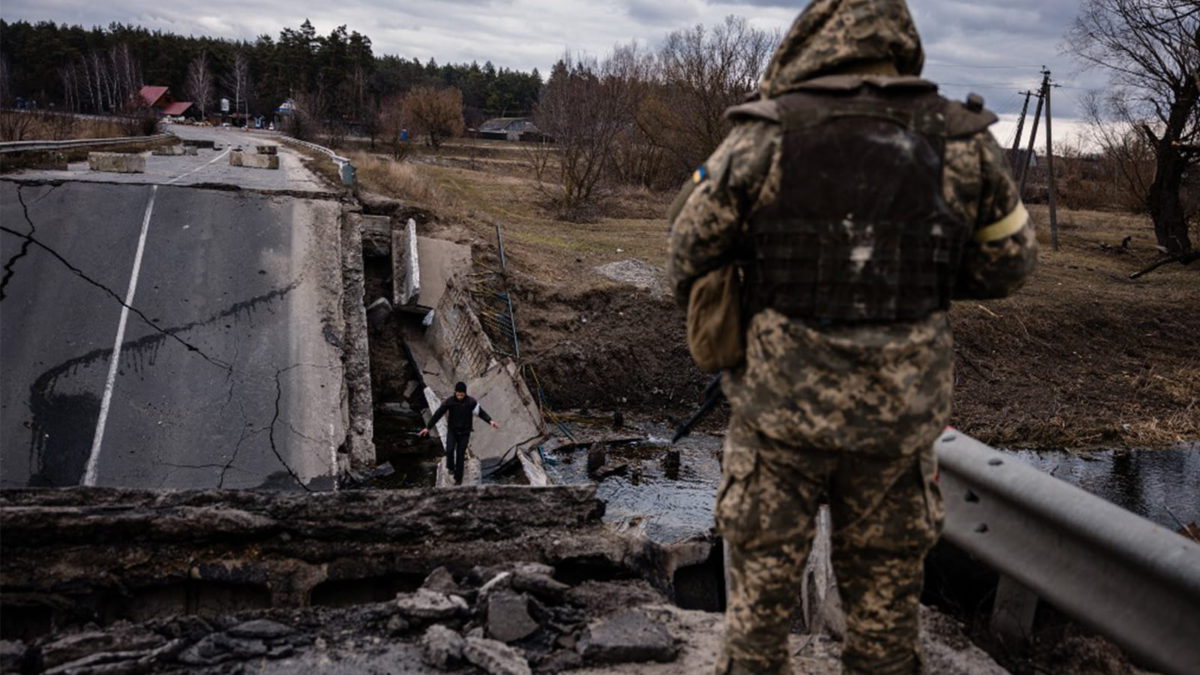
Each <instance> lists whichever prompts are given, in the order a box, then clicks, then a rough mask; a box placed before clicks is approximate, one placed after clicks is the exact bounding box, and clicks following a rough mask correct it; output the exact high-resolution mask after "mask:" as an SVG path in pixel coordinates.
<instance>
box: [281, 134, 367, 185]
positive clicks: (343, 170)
mask: <svg viewBox="0 0 1200 675" xmlns="http://www.w3.org/2000/svg"><path fill="white" fill-rule="evenodd" d="M288 140H289V141H291V142H293V143H296V144H298V145H303V146H304V147H306V148H308V149H309V150H314V151H316V152H320V153H322V154H326V155H329V157H330V159H332V160H333V161H334V163H335V164H337V165H338V175H340V176H341V177H342V185H345V186H346V187H354V165H353V164H351V163H350V160H349V159H347V158H345V157H342V156H341V155H339V154H337V153H336V152H334V151H333V150H330V149H329V148H327V147H325V146H323V145H317V144H316V143H309V142H308V141H302V140H300V139H298V138H288Z"/></svg>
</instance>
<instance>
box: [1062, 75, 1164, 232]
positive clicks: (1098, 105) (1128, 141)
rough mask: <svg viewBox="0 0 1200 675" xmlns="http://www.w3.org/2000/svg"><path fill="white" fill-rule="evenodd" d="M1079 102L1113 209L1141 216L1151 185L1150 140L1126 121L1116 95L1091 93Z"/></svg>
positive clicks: (1128, 116)
mask: <svg viewBox="0 0 1200 675" xmlns="http://www.w3.org/2000/svg"><path fill="white" fill-rule="evenodd" d="M1080 103H1081V104H1082V106H1083V116H1084V119H1085V120H1087V122H1088V124H1089V125H1090V126H1091V129H1092V134H1091V135H1092V138H1093V139H1094V140H1095V142H1096V144H1097V145H1098V146H1099V147H1100V160H1101V163H1102V167H1103V171H1104V173H1105V176H1104V180H1105V182H1106V183H1107V184H1108V185H1109V186H1111V188H1113V189H1112V194H1111V195H1110V197H1111V198H1112V200H1113V201H1114V202H1115V205H1116V206H1119V207H1121V208H1125V209H1128V210H1131V211H1139V212H1143V213H1145V212H1146V211H1147V204H1148V203H1149V194H1150V185H1151V183H1153V182H1154V164H1155V162H1154V147H1153V146H1152V145H1151V144H1150V140H1149V139H1148V138H1146V135H1145V133H1143V132H1142V130H1141V129H1140V128H1138V126H1137V124H1135V123H1133V122H1131V121H1130V120H1131V119H1132V118H1133V115H1132V114H1131V113H1130V112H1129V110H1128V106H1127V105H1126V102H1125V99H1124V98H1123V97H1122V96H1121V95H1120V93H1117V94H1116V95H1109V96H1108V97H1107V98H1104V97H1101V96H1100V95H1099V94H1098V92H1094V91H1091V92H1087V93H1086V94H1084V96H1083V98H1082V99H1081V100H1080ZM1110 113H1111V114H1110ZM1114 118H1115V119H1114Z"/></svg>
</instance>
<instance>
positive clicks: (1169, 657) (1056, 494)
mask: <svg viewBox="0 0 1200 675" xmlns="http://www.w3.org/2000/svg"><path fill="white" fill-rule="evenodd" d="M936 450H937V456H938V462H939V469H940V474H941V475H940V479H939V482H940V486H941V490H942V495H943V496H944V498H945V501H946V526H945V536H946V538H947V539H949V540H950V541H951V542H953V543H954V544H956V545H958V546H959V547H961V548H963V549H964V550H966V551H968V552H969V553H971V554H972V555H974V556H975V557H977V558H979V559H981V560H983V561H984V562H985V563H987V564H988V565H990V566H991V567H993V568H994V569H996V570H997V571H999V572H1001V573H1002V574H1003V575H1004V576H1006V577H1008V578H1009V580H1010V581H1008V582H1007V583H1008V584H1009V585H1010V586H1011V585H1012V582H1013V581H1015V582H1016V583H1017V584H1019V585H1020V586H1024V587H1025V588H1027V589H1029V590H1030V591H1032V592H1033V593H1036V594H1037V596H1038V597H1040V598H1042V599H1044V600H1046V601H1047V602H1049V603H1051V604H1052V605H1054V607H1056V608H1057V609H1058V610H1060V611H1061V612H1063V613H1065V614H1067V615H1069V616H1071V617H1072V618H1074V619H1075V620H1077V621H1079V622H1080V623H1083V624H1085V625H1088V626H1090V627H1091V628H1093V629H1095V630H1096V631H1098V632H1100V633H1102V634H1103V635H1105V636H1107V637H1108V638H1109V639H1111V640H1112V641H1113V642H1115V643H1117V644H1118V645H1120V646H1121V647H1123V648H1124V649H1126V650H1127V651H1129V653H1130V654H1132V655H1134V656H1135V657H1136V658H1137V659H1138V660H1139V661H1141V662H1143V663H1145V664H1147V665H1149V666H1151V667H1154V668H1156V669H1158V670H1161V671H1162V672H1166V673H1173V674H1178V675H1185V674H1189V675H1191V674H1194V673H1200V639H1197V636H1200V544H1197V543H1196V542H1194V541H1191V540H1189V539H1187V538H1186V537H1183V536H1181V535H1179V534H1177V533H1175V532H1172V531H1170V530H1168V529H1166V528H1164V527H1162V526H1160V525H1157V524H1155V523H1152V522H1150V521H1149V520H1146V519H1145V518H1142V517H1140V516H1137V515H1135V514H1133V513H1130V512H1129V511H1126V510H1124V509H1122V508H1120V507H1118V506H1116V505H1114V504H1111V503H1109V502H1107V501H1105V500H1103V499H1100V498H1099V497H1096V496H1094V495H1091V494H1089V493H1087V492H1084V491H1083V490H1080V489H1079V488H1076V487H1074V486H1073V485H1069V484H1067V483H1064V482H1063V481H1061V480H1058V479H1056V478H1054V477H1052V476H1050V475H1048V474H1046V473H1043V472H1041V471H1039V470H1037V469H1035V468H1033V467H1032V466H1029V465H1028V464H1025V463H1024V462H1021V461H1020V460H1018V459H1016V458H1015V457H1013V456H1011V455H1006V454H1004V453H1002V452H999V451H997V450H995V449H993V448H990V447H988V446H986V445H984V444H982V443H980V442H979V441H976V440H975V439H973V438H970V437H969V436H966V435H965V434H963V433H961V432H959V431H956V430H947V432H946V433H945V434H943V435H942V437H941V438H940V439H939V440H938V442H937V444H936ZM1004 585H1005V581H1003V580H1002V587H1003V586H1004ZM1028 616H1029V618H1032V611H1031V610H1030V611H1029V613H1028Z"/></svg>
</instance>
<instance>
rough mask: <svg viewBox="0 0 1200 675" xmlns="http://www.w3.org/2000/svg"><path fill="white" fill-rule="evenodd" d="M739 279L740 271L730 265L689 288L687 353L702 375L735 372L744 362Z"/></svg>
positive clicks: (703, 277)
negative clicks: (723, 371) (733, 369)
mask: <svg viewBox="0 0 1200 675" xmlns="http://www.w3.org/2000/svg"><path fill="white" fill-rule="evenodd" d="M741 276H742V270H741V268H740V267H739V266H738V265H735V264H730V265H725V266H724V267H719V268H717V269H715V270H713V271H711V272H709V273H708V274H705V275H704V276H702V277H700V278H699V279H697V280H696V281H695V283H693V284H692V292H691V294H690V295H689V296H688V312H687V342H688V350H689V351H691V353H692V360H693V361H695V362H696V365H697V366H699V367H700V370H703V371H704V372H706V373H715V372H717V371H719V370H728V369H730V368H735V367H737V366H738V365H739V364H741V362H742V361H744V360H745V358H746V331H745V327H744V326H743V325H742V303H741V292H742V279H741Z"/></svg>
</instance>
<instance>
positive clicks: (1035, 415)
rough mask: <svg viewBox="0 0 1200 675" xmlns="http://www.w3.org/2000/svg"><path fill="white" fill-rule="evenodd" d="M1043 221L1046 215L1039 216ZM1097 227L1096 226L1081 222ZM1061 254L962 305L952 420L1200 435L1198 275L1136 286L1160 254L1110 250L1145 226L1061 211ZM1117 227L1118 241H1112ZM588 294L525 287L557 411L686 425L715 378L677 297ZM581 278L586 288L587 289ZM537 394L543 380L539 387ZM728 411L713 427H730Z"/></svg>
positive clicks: (1195, 270) (1001, 436) (1070, 434)
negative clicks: (701, 365) (995, 292)
mask: <svg viewBox="0 0 1200 675" xmlns="http://www.w3.org/2000/svg"><path fill="white" fill-rule="evenodd" d="M1039 217H1042V216H1039ZM1071 218H1075V219H1076V222H1079V223H1084V222H1086V223H1092V222H1093V220H1094V221H1095V225H1094V226H1093V227H1092V228H1091V229H1084V227H1083V226H1082V225H1072V223H1071V220H1070V219H1071ZM1064 220H1065V223H1066V224H1065V226H1064V231H1063V233H1062V238H1063V249H1062V251H1060V252H1054V251H1051V250H1049V246H1048V245H1047V246H1046V247H1045V248H1044V249H1043V252H1042V256H1041V262H1040V265H1039V269H1038V270H1037V272H1036V273H1035V275H1034V277H1033V278H1032V279H1031V280H1030V282H1029V284H1028V285H1027V286H1026V288H1024V289H1022V290H1021V291H1019V292H1018V293H1017V294H1016V295H1014V296H1013V297H1011V298H1006V299H1003V300H997V301H989V302H975V301H966V302H958V303H955V305H954V308H953V310H952V312H951V320H952V323H953V326H954V334H955V341H956V346H955V356H956V388H955V398H954V414H953V421H952V423H953V424H954V425H955V426H957V427H959V428H962V429H963V430H965V431H967V432H968V433H970V434H971V435H973V436H975V437H976V438H979V439H980V440H981V441H983V442H985V443H988V444H990V445H995V446H1001V447H1018V448H1034V449H1063V448H1069V449H1082V448H1114V447H1143V448H1145V447H1170V446H1173V445H1175V444H1177V443H1180V442H1187V441H1196V440H1197V439H1200V356H1197V355H1200V314H1198V313H1196V312H1193V311H1185V310H1184V308H1185V307H1187V306H1189V305H1190V304H1194V302H1195V299H1196V298H1197V297H1200V267H1197V266H1196V265H1193V266H1192V267H1191V268H1185V267H1181V266H1174V267H1167V268H1162V269H1160V270H1158V271H1156V272H1154V273H1151V274H1150V275H1147V276H1146V277H1142V278H1141V279H1138V280H1130V279H1128V275H1129V274H1130V273H1132V272H1134V271H1137V270H1138V269H1140V268H1141V267H1143V266H1144V265H1145V264H1147V263H1148V262H1149V261H1152V260H1153V259H1154V257H1155V256H1156V255H1157V253H1156V251H1155V250H1154V249H1153V248H1151V247H1150V246H1149V245H1148V243H1147V242H1145V241H1144V240H1145V238H1146V237H1145V235H1144V234H1143V235H1142V236H1141V238H1142V239H1143V242H1142V245H1141V246H1140V247H1139V246H1138V245H1136V244H1135V248H1134V249H1133V252H1129V251H1127V250H1124V249H1122V251H1123V252H1122V253H1114V252H1112V251H1113V249H1112V248H1111V247H1110V248H1109V249H1104V248H1101V246H1100V244H1102V243H1104V241H1106V240H1107V239H1115V240H1117V241H1119V240H1120V239H1121V237H1122V236H1125V235H1124V233H1125V232H1135V233H1137V232H1139V230H1138V229H1137V228H1138V227H1139V226H1140V225H1139V223H1140V221H1138V220H1136V219H1133V218H1132V217H1128V216H1125V217H1117V216H1110V215H1109V214H1091V213H1081V214H1079V215H1075V214H1071V213H1068V214H1067V215H1065V216H1064ZM1110 233H1111V234H1110ZM580 277H581V279H584V280H586V282H585V283H586V284H587V286H586V287H584V288H580V289H578V290H575V291H574V292H572V289H573V286H571V285H569V284H568V285H563V286H560V287H555V288H551V287H549V286H546V285H543V284H540V283H538V282H536V281H534V280H533V278H532V277H530V278H527V279H526V281H525V282H524V284H523V294H522V295H523V298H522V303H521V305H520V310H519V319H520V320H519V322H518V327H519V328H520V331H521V339H522V341H523V343H524V344H526V345H528V358H527V360H526V362H527V363H529V364H530V365H532V366H533V367H534V368H535V369H536V372H537V376H538V379H539V382H540V384H541V385H542V387H543V388H544V391H545V393H546V397H547V400H548V402H549V403H550V404H551V405H552V406H554V407H562V408H585V409H590V410H596V409H599V410H604V411H613V410H622V411H625V412H626V413H627V414H628V413H630V412H634V413H639V412H640V413H645V414H648V415H654V416H658V418H659V419H661V420H666V419H667V418H679V417H683V416H686V415H687V414H688V413H689V412H690V411H691V410H692V409H693V408H694V407H695V406H696V405H697V404H698V397H699V394H700V392H701V391H702V389H703V386H704V384H705V382H706V381H707V378H706V376H705V375H704V374H703V373H700V372H699V371H698V370H697V369H696V367H695V366H694V365H693V364H692V362H691V359H690V357H689V355H688V352H687V347H686V343H685V337H684V313H683V312H682V311H681V310H680V309H679V308H678V307H676V305H675V304H674V301H673V300H672V299H671V298H670V297H669V296H665V297H664V296H661V295H656V294H654V293H653V292H651V291H649V290H646V289H641V288H638V287H636V286H634V285H633V284H632V283H629V284H619V283H616V282H613V281H610V280H608V279H603V278H602V277H601V275H600V274H599V273H596V272H595V271H594V270H590V269H588V270H580ZM582 283H584V282H581V284H582ZM531 386H533V385H532V383H531ZM726 416H727V412H725V411H721V412H719V413H718V414H717V415H715V416H714V418H713V420H711V421H710V422H709V425H710V426H709V428H719V427H720V426H721V424H722V422H723V420H724V419H725V418H726Z"/></svg>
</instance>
